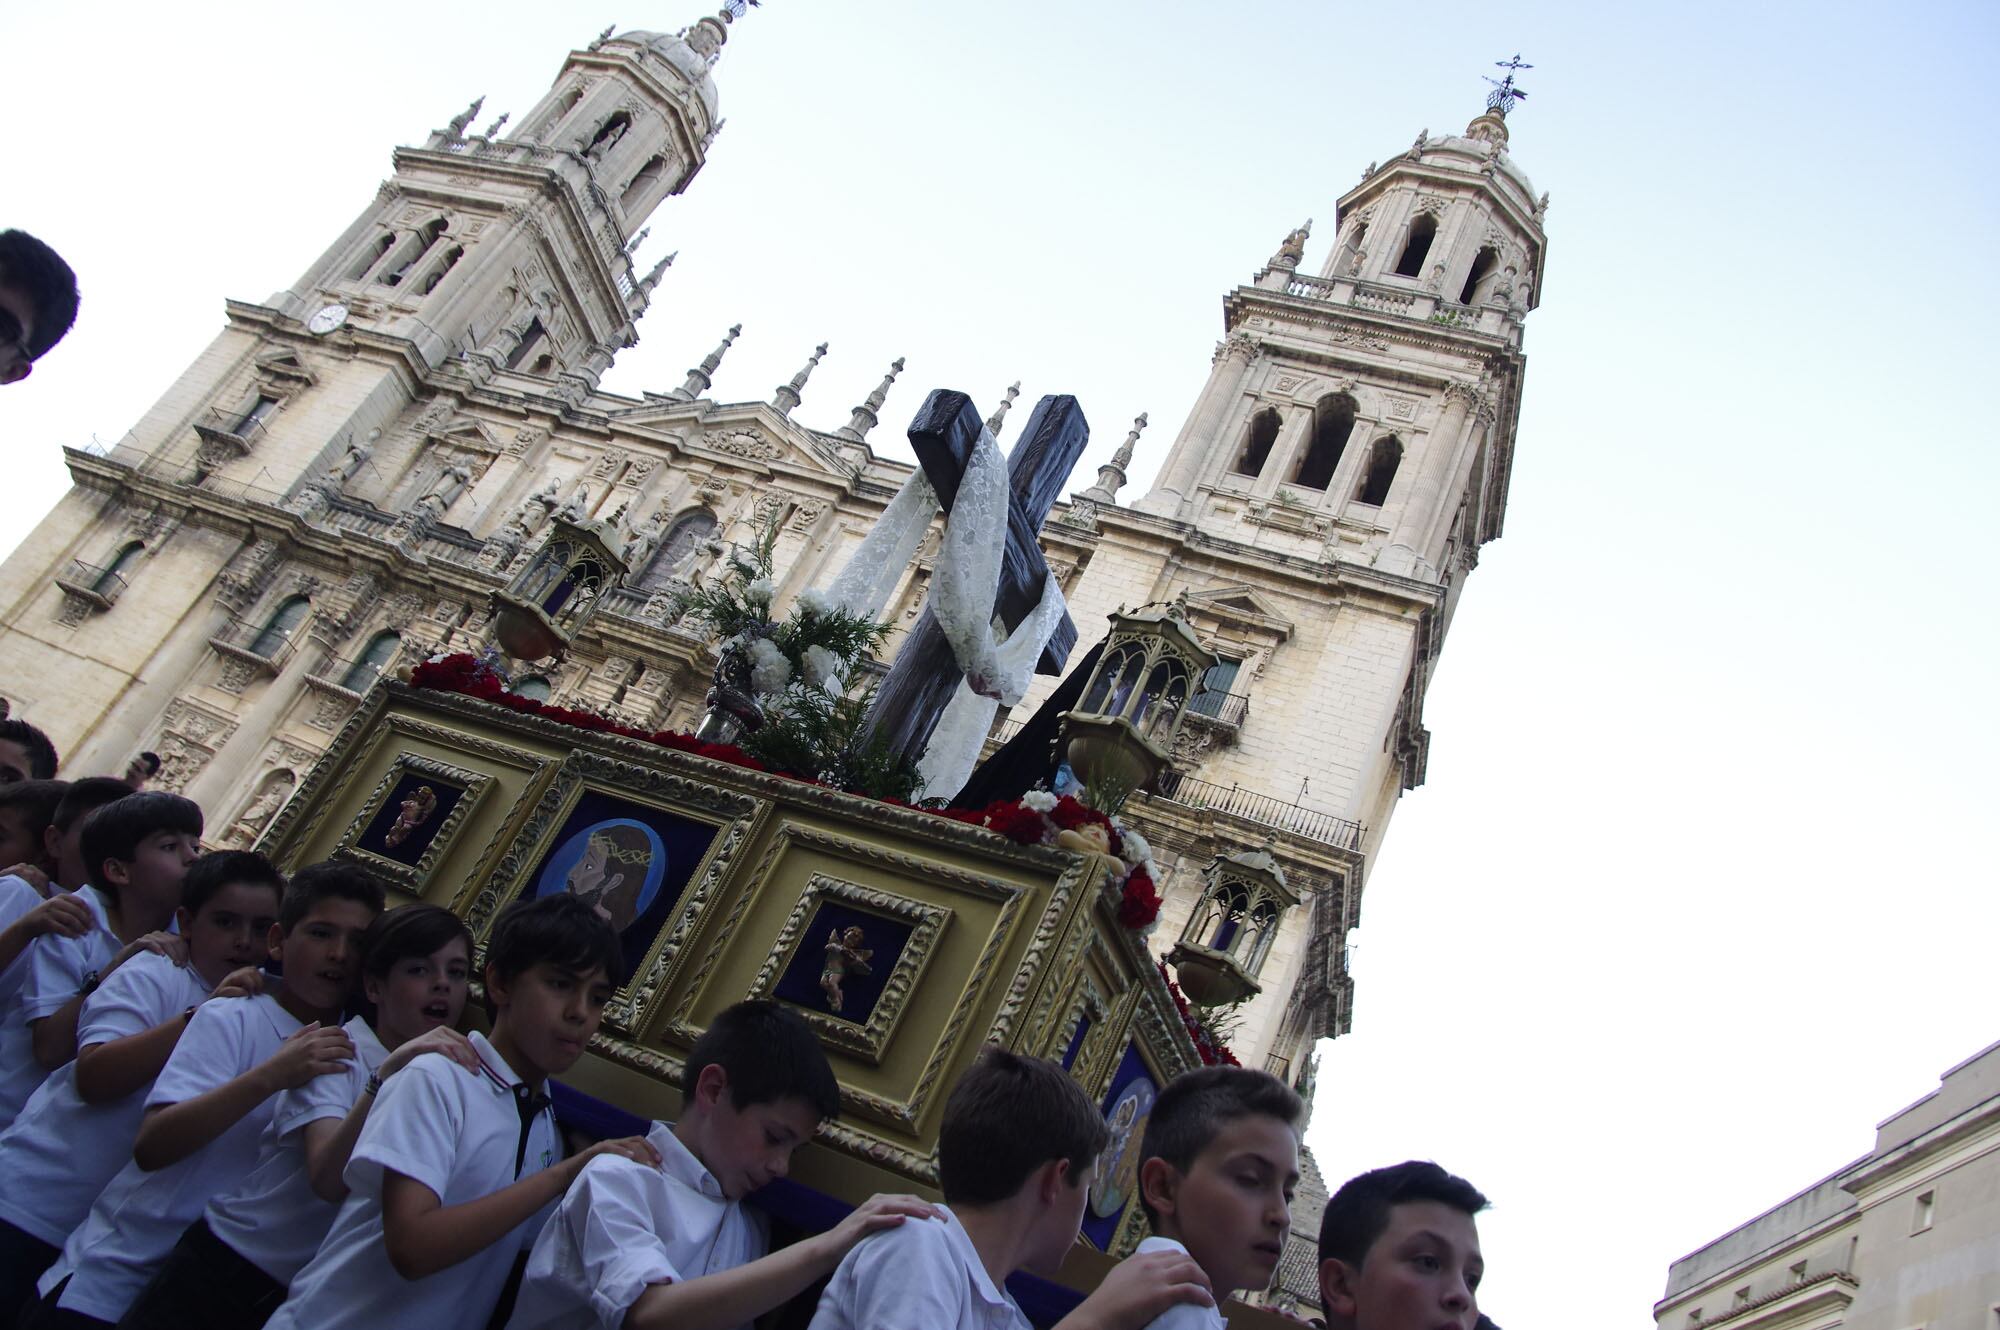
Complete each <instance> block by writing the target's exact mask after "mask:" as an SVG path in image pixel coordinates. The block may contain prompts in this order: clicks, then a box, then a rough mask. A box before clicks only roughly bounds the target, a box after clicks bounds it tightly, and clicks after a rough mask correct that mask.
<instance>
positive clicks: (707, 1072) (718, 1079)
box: [694, 1062, 729, 1111]
mask: <svg viewBox="0 0 2000 1330" xmlns="http://www.w3.org/2000/svg"><path fill="white" fill-rule="evenodd" d="M728 1093H729V1071H728V1069H727V1068H725V1067H724V1066H723V1065H722V1064H721V1063H720V1062H711V1063H709V1064H708V1065H707V1066H706V1067H703V1068H702V1069H701V1075H699V1076H697V1077H695V1082H694V1098H695V1102H696V1103H698V1104H700V1105H701V1106H702V1108H703V1109H704V1110H708V1111H713V1110H715V1109H717V1108H720V1107H721V1106H722V1100H723V1096H725V1095H727V1094H728Z"/></svg>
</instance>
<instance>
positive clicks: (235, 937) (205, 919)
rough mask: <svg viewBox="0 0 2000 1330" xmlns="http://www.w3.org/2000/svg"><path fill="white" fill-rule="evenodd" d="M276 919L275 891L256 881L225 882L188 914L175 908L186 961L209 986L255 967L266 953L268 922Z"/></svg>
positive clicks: (269, 937) (268, 939)
mask: <svg viewBox="0 0 2000 1330" xmlns="http://www.w3.org/2000/svg"><path fill="white" fill-rule="evenodd" d="M277 922H278V889H277V888H276V887H273V886H267V885H265V884H263V883H257V882H230V883H227V884H225V885H224V886H223V888H222V889H221V890H220V891H218V892H216V893H215V894H214V895H213V896H210V897H209V898H208V899H207V900H206V901H204V902H203V903H202V907H201V908H200V909H199V910H196V911H195V912H194V913H193V914H192V915H190V914H189V913H188V912H187V910H186V909H185V908H183V909H182V910H181V912H180V925H181V936H182V937H184V938H186V939H187V944H188V964H189V965H191V966H193V967H194V971H195V973H196V974H199V975H200V976H201V977H202V978H203V979H206V980H207V981H208V982H209V984H210V986H213V985H215V984H219V983H221V982H222V980H223V978H224V977H225V976H227V975H228V974H229V972H230V971H232V970H240V969H242V968H243V967H244V966H246V965H260V964H262V963H263V961H264V958H265V956H266V955H267V954H268V948H269V945H270V939H271V926H272V925H273V924H275V923H277Z"/></svg>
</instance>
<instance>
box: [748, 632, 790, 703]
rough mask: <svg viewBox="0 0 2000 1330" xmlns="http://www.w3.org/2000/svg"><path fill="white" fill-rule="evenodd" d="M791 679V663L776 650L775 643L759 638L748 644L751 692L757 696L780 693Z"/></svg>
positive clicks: (766, 638) (765, 638)
mask: <svg viewBox="0 0 2000 1330" xmlns="http://www.w3.org/2000/svg"><path fill="white" fill-rule="evenodd" d="M791 677H792V662H790V661H789V660H786V659H785V653H784V652H782V651H780V650H778V644H777V643H776V642H773V641H772V640H771V639H770V638H768V637H760V638H757V639H756V640H755V641H753V642H752V643H751V644H750V691H751V692H753V693H756V694H758V695H759V696H762V695H763V694H765V693H777V692H782V691H784V687H785V685H786V684H787V683H789V682H790V681H791Z"/></svg>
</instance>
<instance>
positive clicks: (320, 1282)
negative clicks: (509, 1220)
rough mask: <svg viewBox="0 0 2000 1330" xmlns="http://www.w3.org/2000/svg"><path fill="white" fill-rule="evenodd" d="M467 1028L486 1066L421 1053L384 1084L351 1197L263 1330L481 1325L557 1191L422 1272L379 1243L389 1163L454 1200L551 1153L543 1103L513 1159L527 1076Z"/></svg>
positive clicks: (552, 1139)
mask: <svg viewBox="0 0 2000 1330" xmlns="http://www.w3.org/2000/svg"><path fill="white" fill-rule="evenodd" d="M471 1038H472V1046H473V1048H475V1049H477V1050H478V1052H479V1057H480V1061H481V1062H482V1063H484V1071H483V1073H482V1072H475V1071H468V1070H466V1069H465V1068H464V1067H461V1066H460V1065H459V1064H458V1063H456V1062H454V1061H452V1060H451V1059H450V1058H448V1057H446V1056H445V1055H444V1054H442V1053H425V1054H424V1055H423V1056H421V1057H418V1058H415V1059H413V1060H412V1061H411V1062H410V1064H409V1065H408V1066H407V1067H404V1068H403V1069H402V1070H401V1071H399V1072H397V1073H396V1074H395V1075H394V1076H391V1077H390V1078H389V1079H388V1080H387V1081H386V1082H384V1083H383V1086H382V1092H381V1093H380V1094H379V1095H377V1096H376V1098H375V1107H373V1108H371V1109H369V1110H368V1121H367V1122H366V1123H364V1124H363V1125H362V1128H361V1137H360V1139H359V1140H357V1141H356V1142H355V1143H354V1153H353V1155H352V1156H351V1157H350V1158H349V1160H348V1163H347V1172H346V1174H345V1175H344V1176H345V1178H346V1180H347V1186H348V1188H349V1190H348V1194H347V1199H346V1200H345V1201H343V1202H342V1203H341V1206H340V1213H339V1215H338V1216H337V1217H336V1218H335V1219H334V1221H333V1227H332V1228H331V1229H330V1230H328V1232H327V1235H326V1241H325V1242H323V1243H321V1244H320V1249H319V1253H318V1255H316V1256H314V1257H313V1258H312V1260H311V1261H310V1262H308V1263H307V1265H306V1268H305V1269H303V1270H301V1271H299V1274H298V1278H296V1279H294V1280H293V1281H292V1289H291V1297H289V1298H288V1299H286V1301H285V1305H284V1306H282V1307H280V1308H278V1310H277V1312H276V1314H275V1315H273V1316H272V1317H271V1319H270V1320H269V1321H268V1322H267V1323H266V1326H267V1330H336V1327H353V1330H380V1328H381V1327H383V1326H390V1325H396V1326H404V1325H407V1326H419V1327H421V1328H422V1330H454V1327H464V1330H483V1328H484V1326H485V1325H486V1322H487V1320H488V1319H489V1318H490V1317H491V1316H492V1315H493V1309H494V1308H495V1307H496V1306H497V1305H498V1304H499V1301H500V1291H501V1289H502V1288H503V1287H504V1286H505V1284H506V1282H507V1275H508V1273H509V1272H510V1271H511V1270H512V1269H513V1266H514V1258H515V1257H516V1256H517V1255H519V1254H520V1253H521V1252H522V1251H523V1250H525V1249H526V1248H528V1247H529V1246H530V1245H531V1244H532V1243H533V1242H534V1240H535V1235H536V1234H537V1233H539V1232H540V1231H541V1227H542V1222H543V1220H545V1219H546V1218H547V1217H548V1215H549V1213H550V1211H552V1210H553V1209H554V1208H555V1205H554V1203H553V1202H552V1203H550V1204H549V1205H547V1206H544V1207H543V1208H542V1209H541V1210H539V1211H537V1212H536V1213H535V1214H533V1215H530V1216H529V1217H528V1218H527V1219H526V1220H524V1221H523V1222H522V1223H521V1224H520V1226H519V1227H517V1228H515V1229H514V1230H513V1232H511V1233H509V1234H508V1235H507V1236H506V1237H504V1238H502V1239H501V1240H500V1241H498V1242H496V1243H494V1244H493V1245H492V1246H490V1247H488V1248H486V1249H485V1250H484V1251H481V1252H478V1253H476V1254H475V1255H473V1256H471V1257H468V1258H467V1259H465V1260H463V1261H460V1262H459V1263H458V1264H457V1265H454V1266H450V1267H447V1268H446V1269H443V1270H439V1271H437V1272H436V1273H435V1274H430V1275H425V1276H424V1277H423V1278H422V1279H405V1278H403V1277H402V1276H401V1275H399V1274H397V1273H396V1268H395V1267H394V1266H392V1265H390V1264H389V1253H388V1251H387V1249H386V1248H385V1247H384V1246H383V1243H382V1182H383V1172H384V1170H394V1171H395V1172H397V1173H400V1174H402V1175H403V1176H404V1177H407V1178H410V1179H413V1180H414V1181H417V1182H420V1183H422V1184H423V1185H424V1186H426V1187H428V1188H430V1190H431V1191H432V1193H434V1194H435V1195H436V1196H437V1198H438V1200H439V1201H441V1202H442V1203H443V1204H445V1205H447V1206H451V1205H463V1204H465V1203H466V1202H467V1201H475V1200H478V1199H479V1198H480V1197H482V1196H490V1195H492V1194H493V1193H494V1192H496V1191H499V1190H500V1189H501V1188H503V1187H506V1186H510V1185H511V1184H512V1183H513V1182H514V1181H515V1180H516V1179H517V1178H524V1177H527V1176H528V1175H529V1174H530V1173H535V1172H539V1171H540V1170H542V1169H544V1168H547V1167H548V1166H549V1165H551V1164H553V1163H555V1162H556V1159H557V1156H558V1153H559V1151H560V1150H561V1145H560V1142H559V1141H558V1139H557V1137H556V1125H555V1114H554V1113H553V1112H551V1111H550V1110H548V1109H547V1108H543V1109H541V1110H540V1111H539V1112H537V1113H536V1114H535V1116H534V1118H533V1120H532V1121H531V1122H530V1123H529V1125H528V1130H527V1139H526V1150H525V1152H523V1153H521V1154H520V1155H519V1158H520V1161H521V1163H520V1167H519V1169H518V1171H517V1170H516V1168H515V1162H514V1161H515V1158H516V1152H517V1150H519V1147H520V1145H521V1141H522V1123H521V1113H520V1110H519V1108H517V1107H516V1102H517V1101H516V1098H515V1093H516V1092H515V1088H514V1087H516V1086H518V1085H520V1084H521V1078H520V1077H519V1076H517V1075H515V1074H514V1070H513V1068H511V1067H509V1066H508V1065H507V1062H506V1060H505V1059H504V1058H502V1057H501V1056H500V1054H499V1053H498V1052H496V1051H495V1050H494V1048H493V1045H492V1044H490V1043H488V1042H487V1041H486V1038H485V1036H484V1035H480V1034H477V1033H475V1034H473V1035H472V1037H471Z"/></svg>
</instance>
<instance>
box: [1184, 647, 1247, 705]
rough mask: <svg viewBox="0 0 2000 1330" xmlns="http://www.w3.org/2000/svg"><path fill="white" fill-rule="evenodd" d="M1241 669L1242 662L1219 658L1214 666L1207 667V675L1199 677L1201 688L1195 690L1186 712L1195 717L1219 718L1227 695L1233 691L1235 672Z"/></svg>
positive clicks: (1224, 657)
mask: <svg viewBox="0 0 2000 1330" xmlns="http://www.w3.org/2000/svg"><path fill="white" fill-rule="evenodd" d="M1242 668H1243V662H1242V661H1240V660H1231V659H1230V658H1229V657H1227V656H1222V657H1220V658H1219V659H1218V661H1217V663H1216V664H1214V665H1212V666H1210V667H1209V670H1208V673H1206V674H1204V675H1202V676H1201V687H1200V688H1198V689H1196V690H1195V695H1194V701H1192V702H1190V703H1189V704H1188V710H1190V711H1192V712H1194V713H1195V714H1196V715H1197V716H1221V714H1222V708H1223V707H1224V705H1225V704H1226V702H1227V699H1228V697H1229V694H1230V693H1231V692H1233V691H1235V685H1236V672H1237V671H1238V670H1240V669H1242Z"/></svg>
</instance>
